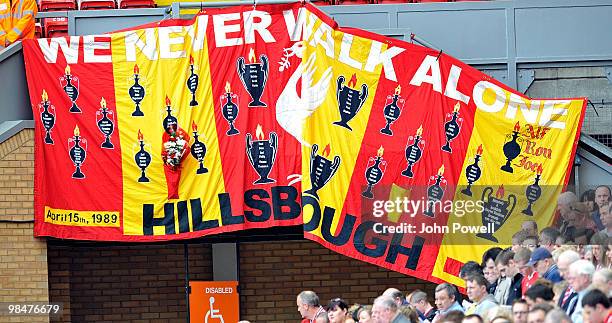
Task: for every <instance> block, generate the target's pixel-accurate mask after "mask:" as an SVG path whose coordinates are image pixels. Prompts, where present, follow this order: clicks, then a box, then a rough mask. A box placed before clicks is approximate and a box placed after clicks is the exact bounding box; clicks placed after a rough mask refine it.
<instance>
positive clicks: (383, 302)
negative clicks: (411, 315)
mask: <svg viewBox="0 0 612 323" xmlns="http://www.w3.org/2000/svg"><path fill="white" fill-rule="evenodd" d="M372 319H373V320H374V322H376V323H414V322H410V320H409V319H408V318H407V317H406V316H404V314H402V313H401V312H400V311H399V308H398V306H397V303H395V300H394V299H393V298H391V297H390V296H386V295H383V296H379V297H378V298H376V300H374V306H372Z"/></svg>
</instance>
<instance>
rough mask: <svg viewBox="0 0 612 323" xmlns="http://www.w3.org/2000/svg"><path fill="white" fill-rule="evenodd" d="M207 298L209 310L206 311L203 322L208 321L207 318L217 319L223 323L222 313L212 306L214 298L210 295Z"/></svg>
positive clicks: (206, 322)
mask: <svg viewBox="0 0 612 323" xmlns="http://www.w3.org/2000/svg"><path fill="white" fill-rule="evenodd" d="M209 300H210V310H209V311H208V312H206V316H205V317H204V323H208V318H211V319H219V321H220V322H221V323H225V321H223V315H221V314H219V310H216V309H214V308H213V304H214V303H215V298H214V297H213V296H211V297H210V299H209Z"/></svg>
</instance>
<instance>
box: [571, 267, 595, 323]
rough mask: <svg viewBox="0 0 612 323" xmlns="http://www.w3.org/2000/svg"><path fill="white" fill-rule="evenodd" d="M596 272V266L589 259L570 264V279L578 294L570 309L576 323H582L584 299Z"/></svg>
mask: <svg viewBox="0 0 612 323" xmlns="http://www.w3.org/2000/svg"><path fill="white" fill-rule="evenodd" d="M594 272H595V266H593V263H591V262H590V261H588V260H583V259H581V260H578V261H576V262H574V263H573V264H571V265H570V268H569V275H568V279H567V280H568V281H569V283H570V286H572V288H573V289H574V291H575V292H576V293H578V296H577V297H576V298H574V300H573V301H572V302H571V304H570V305H569V306H570V311H571V312H573V313H572V315H571V318H572V321H573V322H574V323H582V311H583V308H582V299H583V298H584V296H585V295H586V293H588V292H589V290H588V288H589V285H591V278H592V277H593V273H594Z"/></svg>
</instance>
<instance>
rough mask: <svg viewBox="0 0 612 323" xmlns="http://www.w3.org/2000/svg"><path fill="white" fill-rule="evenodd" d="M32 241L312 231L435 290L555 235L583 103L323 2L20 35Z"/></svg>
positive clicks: (326, 243) (347, 252)
mask: <svg viewBox="0 0 612 323" xmlns="http://www.w3.org/2000/svg"><path fill="white" fill-rule="evenodd" d="M24 55H25V59H26V70H27V76H28V83H29V88H30V98H31V101H32V102H33V106H32V108H33V112H34V116H35V120H36V141H35V158H36V163H35V192H36V194H35V218H36V225H35V234H36V235H37V236H53V237H60V238H70V239H85V240H114V241H154V240H171V239H185V238H192V237H200V236H204V235H208V234H214V233H220V232H227V231H236V230H243V229H248V228H264V227H271V226H281V225H296V224H302V223H303V224H304V230H305V236H306V237H307V238H308V239H312V240H314V241H317V242H319V243H321V244H323V245H324V246H326V247H328V248H330V249H332V250H335V251H337V252H339V253H342V254H345V255H347V256H350V257H353V258H357V259H361V260H363V261H367V262H370V263H373V264H377V265H380V266H383V267H385V268H389V269H392V270H396V271H399V272H403V273H406V274H410V275H413V276H416V277H419V278H423V279H428V280H431V281H440V280H445V281H451V282H455V283H460V282H459V281H458V279H457V277H456V275H457V272H458V267H459V266H460V265H461V263H463V262H465V261H467V260H473V259H477V258H479V256H480V254H481V253H482V251H483V250H484V248H488V247H489V246H488V244H496V245H497V244H505V243H506V244H507V243H509V241H510V239H509V236H511V235H512V234H513V233H514V232H516V231H517V229H516V228H517V227H520V224H521V223H522V222H523V221H526V220H535V221H536V222H537V223H538V224H540V225H547V224H549V223H551V222H552V219H553V212H554V205H555V202H554V201H555V198H556V196H557V195H558V194H559V192H560V191H561V190H562V189H563V187H564V185H566V184H567V180H568V177H569V170H570V167H571V161H572V160H573V157H574V154H575V149H576V144H577V139H578V134H579V130H580V125H581V121H582V117H583V114H584V106H585V103H586V100H585V99H582V98H580V99H529V98H527V97H525V96H524V95H522V94H520V93H518V92H516V91H514V90H512V89H509V88H508V87H506V86H504V85H503V84H501V83H499V82H497V81H496V80H494V79H492V78H491V77H489V76H487V75H485V74H483V73H481V72H479V71H477V70H475V69H473V68H472V67H470V66H468V65H466V64H464V63H462V62H460V61H458V60H456V59H454V58H452V57H450V56H448V55H446V54H444V53H442V52H438V51H435V50H432V49H427V48H424V47H420V46H417V45H413V44H410V43H407V42H403V41H399V40H396V39H392V38H388V37H384V36H381V35H377V34H373V33H369V32H366V31H362V30H358V29H353V28H342V27H338V26H337V25H336V24H335V22H334V21H333V20H332V19H330V18H329V17H327V16H326V15H325V14H323V13H322V12H320V11H319V10H318V9H317V8H316V7H315V6H313V5H311V4H299V3H298V4H285V5H258V6H256V7H253V6H242V7H234V8H223V9H207V10H205V11H202V12H201V13H200V14H198V15H197V16H196V17H195V18H194V19H192V20H176V19H173V20H167V21H162V22H160V23H155V24H150V25H145V26H141V27H138V28H136V29H132V30H126V31H121V32H116V33H111V34H108V35H102V36H83V37H76V36H74V37H66V38H54V39H39V40H31V41H25V42H24Z"/></svg>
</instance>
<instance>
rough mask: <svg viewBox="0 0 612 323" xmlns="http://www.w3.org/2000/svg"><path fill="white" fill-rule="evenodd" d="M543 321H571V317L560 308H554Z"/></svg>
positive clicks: (570, 322) (569, 322)
mask: <svg viewBox="0 0 612 323" xmlns="http://www.w3.org/2000/svg"><path fill="white" fill-rule="evenodd" d="M544 323H572V319H570V317H569V316H568V315H567V314H565V312H563V310H562V309H560V308H554V309H553V310H551V311H550V312H548V314H546V318H545V319H544Z"/></svg>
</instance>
